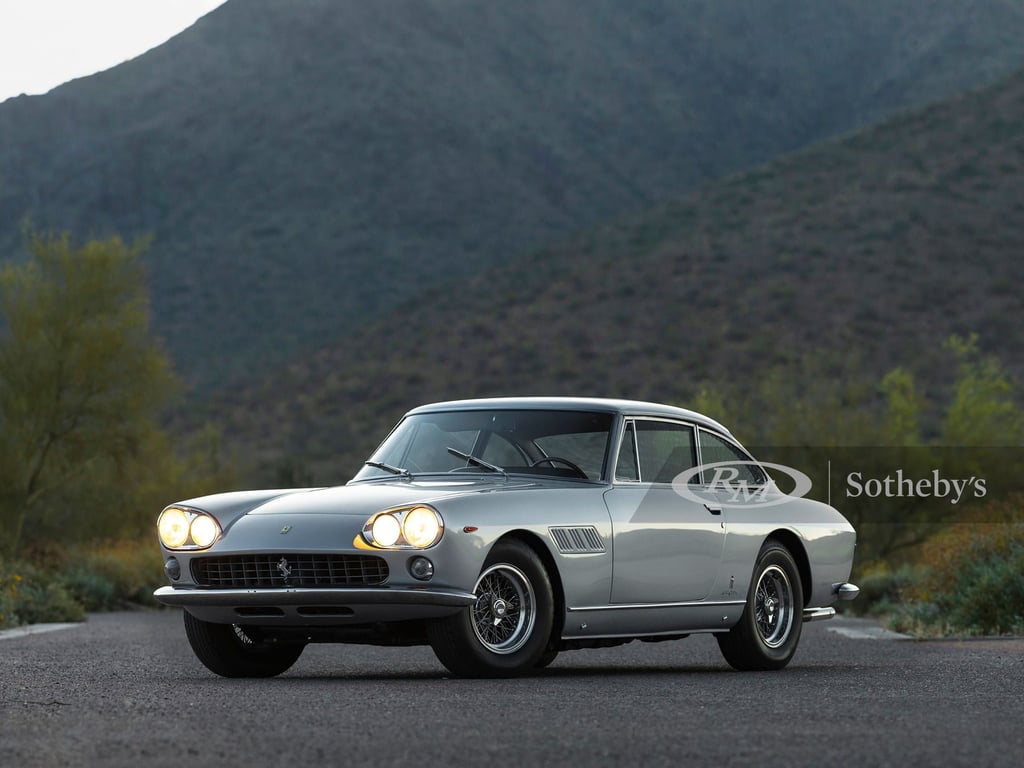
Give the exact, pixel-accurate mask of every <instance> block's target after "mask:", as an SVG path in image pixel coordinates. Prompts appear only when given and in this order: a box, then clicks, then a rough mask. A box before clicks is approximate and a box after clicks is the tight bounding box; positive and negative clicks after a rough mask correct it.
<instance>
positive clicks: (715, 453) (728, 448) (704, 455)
mask: <svg viewBox="0 0 1024 768" xmlns="http://www.w3.org/2000/svg"><path fill="white" fill-rule="evenodd" d="M700 460H701V464H721V466H718V467H715V468H714V469H711V470H707V469H706V470H704V473H703V474H704V482H705V483H707V484H710V483H713V482H716V483H723V482H724V483H747V484H748V485H761V484H763V483H764V482H765V481H766V480H767V477H766V476H765V474H764V470H762V469H761V468H760V467H758V466H756V465H751V464H739V463H738V464H729V463H722V462H734V461H735V462H747V461H753V459H752V458H751V457H750V456H749V455H747V454H746V453H744V452H743V451H741V450H740V449H739V448H737V447H736V446H735V445H733V444H732V443H730V442H728V441H726V440H723V439H722V438H720V437H719V436H718V435H713V434H712V433H710V432H707V431H705V430H703V429H702V430H701V431H700Z"/></svg>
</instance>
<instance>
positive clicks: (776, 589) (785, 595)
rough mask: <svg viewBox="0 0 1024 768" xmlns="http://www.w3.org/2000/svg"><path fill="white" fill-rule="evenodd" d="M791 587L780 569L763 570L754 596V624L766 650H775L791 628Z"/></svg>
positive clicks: (772, 567)
mask: <svg viewBox="0 0 1024 768" xmlns="http://www.w3.org/2000/svg"><path fill="white" fill-rule="evenodd" d="M793 615H794V606H793V588H792V587H791V586H790V583H789V579H788V578H787V576H786V573H785V571H783V570H782V569H781V568H780V567H779V566H777V565H772V566H769V567H768V568H766V569H765V570H764V572H763V573H762V574H761V578H760V579H759V580H758V582H757V590H756V591H755V593H754V622H755V624H756V625H757V632H758V634H759V635H760V636H761V640H762V641H763V642H764V644H765V645H767V646H768V647H769V648H778V647H779V646H780V645H782V644H783V643H784V642H786V638H787V637H788V636H789V630H790V628H791V627H792V626H793Z"/></svg>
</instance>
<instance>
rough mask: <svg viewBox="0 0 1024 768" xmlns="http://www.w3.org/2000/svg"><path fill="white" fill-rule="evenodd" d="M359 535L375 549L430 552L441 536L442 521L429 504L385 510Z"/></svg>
mask: <svg viewBox="0 0 1024 768" xmlns="http://www.w3.org/2000/svg"><path fill="white" fill-rule="evenodd" d="M392 521H394V522H393V523H392ZM431 521H432V522H431ZM375 530H376V535H375ZM431 534H433V535H431ZM362 535H363V541H365V542H366V543H367V544H368V545H369V546H371V547H373V548H374V549H406V550H424V549H430V548H431V547H435V546H437V543H438V542H439V541H441V537H442V536H444V519H443V518H442V517H441V513H440V512H438V511H437V510H436V509H434V508H433V507H432V506H430V505H429V504H414V505H412V506H409V507H398V508H396V509H387V510H384V511H383V512H377V513H376V514H374V515H371V516H370V517H369V519H368V520H367V521H366V523H365V524H364V525H363V531H362ZM379 538H380V539H383V540H379Z"/></svg>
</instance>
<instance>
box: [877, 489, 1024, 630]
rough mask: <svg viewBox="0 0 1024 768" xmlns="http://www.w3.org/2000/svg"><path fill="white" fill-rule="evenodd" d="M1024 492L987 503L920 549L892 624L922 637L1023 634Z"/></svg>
mask: <svg viewBox="0 0 1024 768" xmlns="http://www.w3.org/2000/svg"><path fill="white" fill-rule="evenodd" d="M1022 509H1024V496H1021V495H1015V496H1010V497H1009V498H1007V499H1005V500H1002V501H998V502H991V503H989V504H988V505H986V508H985V511H986V517H985V519H986V520H988V521H990V522H976V523H961V524H958V525H953V526H950V527H949V528H947V529H946V530H944V531H943V532H942V533H940V534H938V535H936V536H933V537H932V538H931V539H930V540H929V541H928V542H926V543H925V545H924V546H923V547H922V549H921V553H920V558H919V564H920V566H919V569H918V570H917V571H916V572H915V573H914V576H913V579H912V580H911V582H910V584H909V585H906V586H905V587H904V588H903V596H904V598H905V600H906V602H905V604H904V605H902V606H900V607H899V608H898V609H897V610H896V611H895V612H894V613H893V614H892V615H891V616H890V625H891V626H892V628H893V629H895V630H897V631H900V632H909V633H910V634H914V635H919V636H941V635H999V634H1005V633H1015V634H1024V521H1021V517H1020V514H1021V512H1020V511H1021V510H1022Z"/></svg>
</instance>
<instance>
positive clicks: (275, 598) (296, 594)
mask: <svg viewBox="0 0 1024 768" xmlns="http://www.w3.org/2000/svg"><path fill="white" fill-rule="evenodd" d="M153 597H155V598H156V599H157V600H159V601H160V602H161V603H163V604H164V605H175V606H181V607H187V606H190V605H195V606H268V605H440V606H453V607H461V606H464V605H472V604H473V603H475V602H476V595H474V594H473V593H472V592H462V591H460V590H457V589H430V588H422V587H420V588H417V587H378V588H376V589H372V588H367V589H363V588H356V589H350V588H348V587H336V588H333V589H311V588H305V589H304V588H296V589H198V588H188V587H186V588H175V587H170V586H167V587H160V588H159V589H158V590H156V591H155V592H154V593H153Z"/></svg>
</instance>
